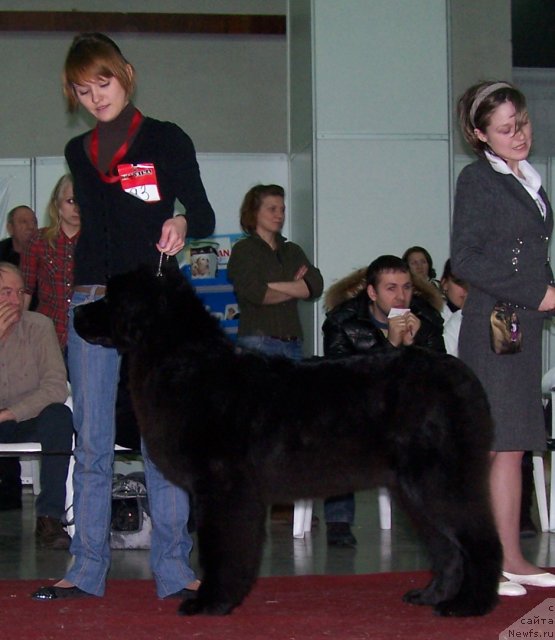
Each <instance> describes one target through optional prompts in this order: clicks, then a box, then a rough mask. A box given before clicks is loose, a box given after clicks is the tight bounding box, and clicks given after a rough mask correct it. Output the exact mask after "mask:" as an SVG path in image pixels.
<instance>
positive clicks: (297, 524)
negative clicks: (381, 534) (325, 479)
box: [293, 487, 391, 538]
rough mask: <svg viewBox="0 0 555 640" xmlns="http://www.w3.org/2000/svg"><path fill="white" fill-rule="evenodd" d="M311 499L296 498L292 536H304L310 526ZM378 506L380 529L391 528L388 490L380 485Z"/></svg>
mask: <svg viewBox="0 0 555 640" xmlns="http://www.w3.org/2000/svg"><path fill="white" fill-rule="evenodd" d="M313 502H314V501H313V500H312V499H310V498H308V499H304V500H297V501H296V502H295V507H294V509H293V537H294V538H304V536H305V534H306V533H308V532H309V531H310V529H311V527H312V507H313ZM378 508H379V514H380V529H386V530H389V529H391V498H390V496H389V491H388V490H387V489H384V488H383V487H381V488H380V489H379V490H378Z"/></svg>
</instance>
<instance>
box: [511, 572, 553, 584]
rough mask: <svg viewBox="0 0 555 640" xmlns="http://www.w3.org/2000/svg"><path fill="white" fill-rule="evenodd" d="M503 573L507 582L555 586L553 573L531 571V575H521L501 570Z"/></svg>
mask: <svg viewBox="0 0 555 640" xmlns="http://www.w3.org/2000/svg"><path fill="white" fill-rule="evenodd" d="M503 575H504V576H505V578H507V580H508V581H509V582H514V583H516V584H521V585H522V584H526V585H530V586H531V587H555V575H554V574H553V573H533V574H532V575H525V574H524V575H521V574H518V573H509V572H508V571H503Z"/></svg>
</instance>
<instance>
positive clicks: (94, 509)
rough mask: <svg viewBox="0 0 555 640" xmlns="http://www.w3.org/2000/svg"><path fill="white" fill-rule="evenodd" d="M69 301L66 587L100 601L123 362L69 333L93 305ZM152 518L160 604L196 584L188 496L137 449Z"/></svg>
mask: <svg viewBox="0 0 555 640" xmlns="http://www.w3.org/2000/svg"><path fill="white" fill-rule="evenodd" d="M98 297H100V296H98V295H95V294H94V293H91V294H86V293H77V292H76V293H74V295H73V299H72V303H71V309H70V316H69V335H68V364H69V370H70V375H71V388H72V395H73V420H74V425H75V431H76V433H77V442H76V447H75V470H74V474H73V488H74V499H73V512H74V517H75V535H74V537H73V541H72V543H71V553H72V555H73V556H74V562H73V564H72V566H71V567H70V569H69V571H68V573H67V574H66V579H67V580H69V581H70V582H71V583H73V584H75V585H76V586H78V587H79V588H80V589H82V590H83V591H86V592H88V593H92V594H94V595H97V596H102V595H103V594H104V589H105V584H106V576H107V573H108V569H109V566H110V521H111V507H112V473H113V470H112V467H113V462H114V442H115V403H116V395H117V386H118V379H119V366H120V357H119V355H118V353H117V351H116V350H115V349H108V348H105V347H101V346H98V345H91V344H89V343H88V342H85V341H84V340H82V339H81V338H80V337H79V336H78V335H77V333H76V331H75V329H74V327H73V312H74V309H75V307H76V306H78V305H81V304H86V303H88V302H92V301H93V300H95V299H97V298H98ZM142 453H143V459H144V464H145V477H146V484H147V490H148V501H149V506H150V510H151V516H152V527H153V529H152V542H151V553H150V558H151V567H152V572H153V574H154V578H155V581H156V591H157V593H158V595H159V596H160V597H161V598H164V597H166V596H168V595H170V594H172V593H175V592H176V591H179V590H180V589H182V588H183V587H185V586H187V585H188V584H190V583H191V582H192V581H193V580H195V574H194V571H193V570H192V569H191V567H190V566H189V554H190V551H191V548H192V540H191V537H190V535H189V533H188V530H187V521H188V519H189V497H188V495H187V494H186V493H185V492H184V491H182V490H181V489H179V488H178V487H176V486H174V485H172V484H171V483H170V482H168V481H167V480H166V479H165V478H164V477H163V476H162V474H161V473H160V472H159V471H158V469H157V468H156V466H155V465H154V464H153V463H152V461H151V460H150V458H149V457H148V453H147V451H146V448H145V447H144V446H143V448H142Z"/></svg>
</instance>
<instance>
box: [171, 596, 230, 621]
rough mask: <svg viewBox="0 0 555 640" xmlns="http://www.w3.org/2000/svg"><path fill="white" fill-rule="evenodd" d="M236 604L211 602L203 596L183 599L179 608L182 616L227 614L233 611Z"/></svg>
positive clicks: (179, 613) (178, 611)
mask: <svg viewBox="0 0 555 640" xmlns="http://www.w3.org/2000/svg"><path fill="white" fill-rule="evenodd" d="M234 606H235V605H233V604H231V603H229V602H211V601H208V600H205V599H203V598H200V597H198V598H194V599H192V600H183V602H182V603H181V604H180V605H179V608H178V610H177V613H178V615H180V616H199V615H204V616H225V615H227V614H229V613H231V612H232V610H233V608H234Z"/></svg>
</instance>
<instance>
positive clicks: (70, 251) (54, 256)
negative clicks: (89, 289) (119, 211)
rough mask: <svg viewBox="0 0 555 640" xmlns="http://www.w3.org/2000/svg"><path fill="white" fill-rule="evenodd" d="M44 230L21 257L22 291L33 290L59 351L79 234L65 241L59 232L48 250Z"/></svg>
mask: <svg viewBox="0 0 555 640" xmlns="http://www.w3.org/2000/svg"><path fill="white" fill-rule="evenodd" d="M44 231H45V230H44V229H40V230H39V232H38V234H37V235H36V236H35V237H34V238H33V239H32V240H31V242H30V243H29V245H28V246H27V248H26V250H25V251H24V252H23V254H22V256H21V265H20V267H21V271H22V272H23V278H24V280H25V291H26V293H28V294H29V295H32V294H33V292H34V291H35V290H36V291H37V293H38V298H39V303H38V307H37V309H36V311H38V312H39V313H42V314H44V315H45V316H48V317H49V318H52V320H53V322H54V327H55V328H56V334H57V336H58V340H59V342H60V346H61V347H62V349H64V348H65V346H66V344H67V322H68V311H69V303H70V302H71V296H72V293H73V261H74V254H75V245H76V243H77V238H78V237H79V234H78V233H77V234H76V235H74V236H73V238H68V237H67V236H66V234H65V233H64V232H63V231H62V230H60V233H59V234H58V236H57V238H56V239H55V241H54V247H51V246H50V245H49V244H48V242H47V241H46V240H45V238H44Z"/></svg>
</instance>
